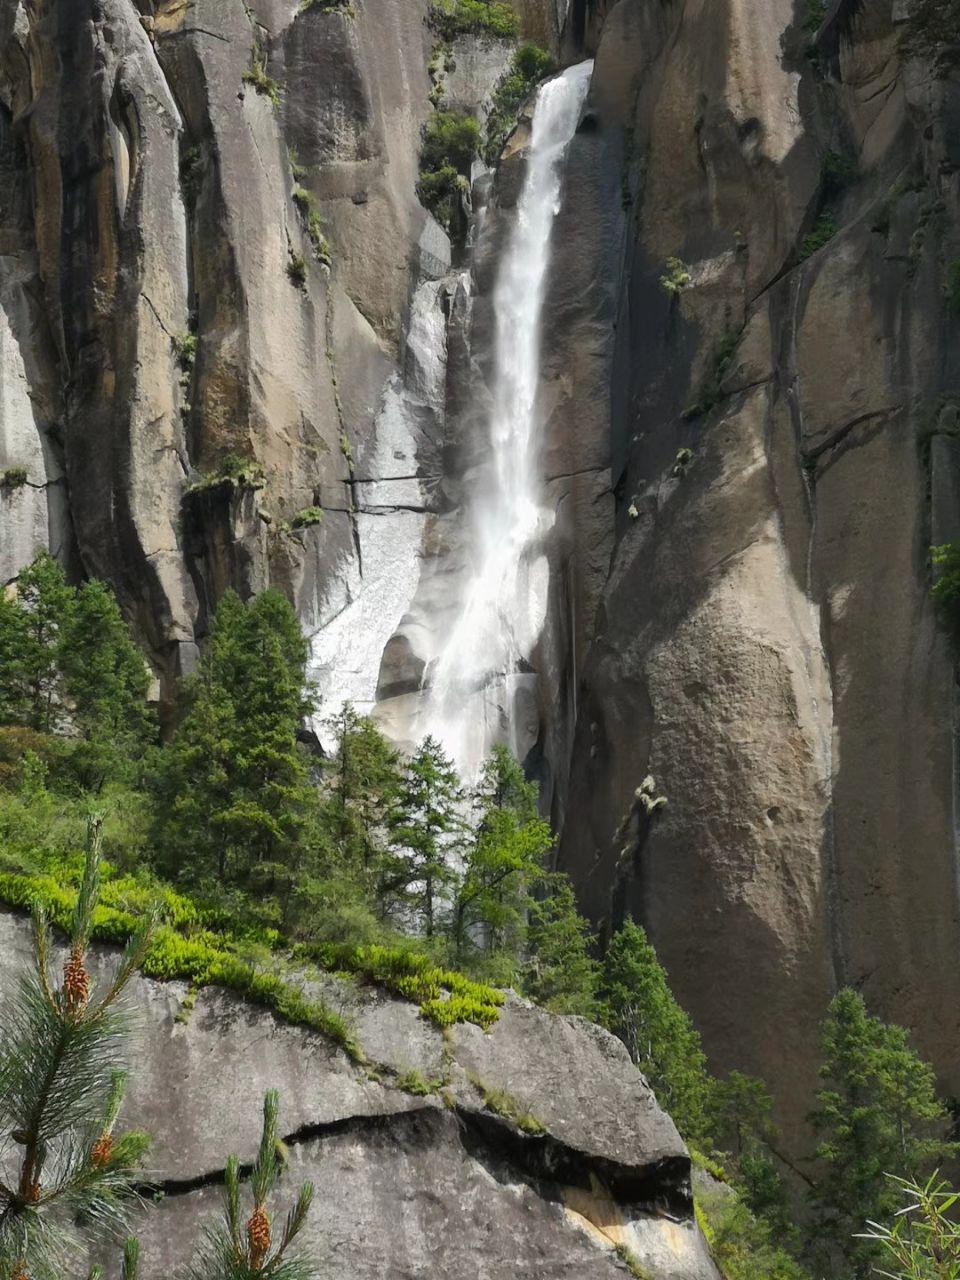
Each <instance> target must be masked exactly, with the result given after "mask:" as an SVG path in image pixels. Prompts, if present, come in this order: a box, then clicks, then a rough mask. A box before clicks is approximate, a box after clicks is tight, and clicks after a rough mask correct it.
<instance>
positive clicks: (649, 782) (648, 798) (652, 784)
mask: <svg viewBox="0 0 960 1280" xmlns="http://www.w3.org/2000/svg"><path fill="white" fill-rule="evenodd" d="M633 794H634V799H635V800H636V802H637V804H638V805H639V806H640V808H641V809H643V811H644V813H647V814H651V813H659V811H660V810H661V809H664V808H666V804H667V797H666V796H658V795H657V784H656V781H655V779H654V777H653V774H651V773H648V774H647V776H646V777H645V778H644V780H643V781H642V782H641V783H640V785H639V787H637V789H636V791H635V792H634V793H633Z"/></svg>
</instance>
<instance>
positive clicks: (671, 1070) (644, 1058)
mask: <svg viewBox="0 0 960 1280" xmlns="http://www.w3.org/2000/svg"><path fill="white" fill-rule="evenodd" d="M601 1006H602V1020H603V1022H604V1024H605V1025H606V1026H607V1027H608V1028H609V1029H610V1030H611V1031H612V1032H613V1033H614V1035H616V1036H618V1037H619V1038H620V1039H621V1040H622V1041H623V1043H624V1044H625V1045H626V1046H627V1049H628V1051H629V1053H630V1057H631V1058H632V1059H633V1061H634V1062H635V1063H636V1064H637V1066H638V1067H639V1068H640V1070H641V1071H642V1072H643V1074H644V1075H645V1076H646V1077H647V1079H648V1080H649V1082H650V1084H651V1086H652V1088H653V1090H654V1092H655V1093H656V1095H657V1098H658V1100H659V1101H660V1103H661V1105H662V1106H663V1107H664V1109H665V1110H667V1111H668V1112H669V1113H670V1115H671V1116H672V1117H673V1120H674V1122H675V1123H676V1125H677V1128H678V1129H679V1130H680V1132H681V1133H682V1134H683V1136H684V1137H685V1138H686V1139H687V1140H688V1141H690V1142H693V1143H696V1144H698V1145H701V1146H706V1145H708V1143H709V1140H710V1135H709V1133H708V1128H709V1124H708V1115H707V1112H708V1107H709V1102H710V1093H711V1080H710V1077H709V1074H708V1072H707V1061H706V1057H705V1056H704V1052H703V1048H702V1046H701V1044H700V1036H699V1035H698V1033H697V1031H696V1030H695V1028H694V1026H693V1024H692V1023H691V1021H690V1019H689V1017H688V1016H687V1014H686V1013H685V1012H684V1010H683V1009H681V1007H680V1005H679V1004H677V1002H676V1000H675V999H674V997H673V994H672V992H671V991H670V988H669V986H668V985H667V975H666V973H665V972H664V969H663V967H662V966H661V964H660V962H659V960H658V959H657V954H656V952H655V951H654V949H653V947H652V946H651V945H650V943H649V941H648V940H647V935H646V933H645V932H644V930H643V929H642V928H641V927H640V925H638V924H634V922H633V921H632V920H629V919H628V920H627V921H626V922H625V924H624V926H623V928H622V929H621V930H620V931H619V932H618V933H616V934H615V935H614V937H613V939H612V941H611V943H610V946H609V947H608V948H607V954H606V957H605V959H604V964H603V978H602V986H601Z"/></svg>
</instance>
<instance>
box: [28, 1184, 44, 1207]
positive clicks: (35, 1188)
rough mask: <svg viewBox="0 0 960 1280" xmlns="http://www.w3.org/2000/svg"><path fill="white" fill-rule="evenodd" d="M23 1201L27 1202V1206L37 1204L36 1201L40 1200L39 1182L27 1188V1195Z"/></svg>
mask: <svg viewBox="0 0 960 1280" xmlns="http://www.w3.org/2000/svg"><path fill="white" fill-rule="evenodd" d="M25 1199H26V1201H27V1204H36V1203H37V1201H38V1200H39V1199H40V1183H39V1182H31V1183H30V1185H29V1187H27V1194H26V1197H25Z"/></svg>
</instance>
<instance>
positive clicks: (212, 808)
mask: <svg viewBox="0 0 960 1280" xmlns="http://www.w3.org/2000/svg"><path fill="white" fill-rule="evenodd" d="M306 659H307V650H306V642H305V641H304V639H303V635H302V633H301V631H300V624H299V622H298V621H297V617H296V614H295V613H294V612H293V609H292V608H291V606H290V604H289V603H288V602H287V600H286V599H285V598H284V597H283V596H282V595H280V593H279V592H277V591H273V590H270V591H265V592H263V593H262V594H261V595H259V596H257V597H255V599H253V600H251V601H250V602H249V603H248V604H246V605H245V604H244V603H243V602H242V601H241V600H240V598H239V597H238V596H237V595H236V594H235V593H234V592H232V591H228V592H226V594H225V595H224V596H223V598H222V600H221V601H220V604H219V606H218V607H217V611H216V614H215V615H214V618H213V623H212V627H211V635H210V639H209V641H208V644H207V647H206V649H205V651H204V654H203V657H202V658H201V661H200V666H199V669H198V671H197V674H196V675H195V676H192V677H190V678H189V679H188V680H186V681H184V685H183V713H182V717H181V720H180V723H179V725H178V726H177V729H176V732H175V734H174V736H173V739H172V741H171V742H170V744H169V746H168V747H167V748H166V750H165V751H164V752H163V754H162V757H161V759H160V762H159V767H158V770H157V777H156V783H155V790H156V795H157V809H156V825H155V838H156V846H157V850H158V852H159V854H160V857H161V860H162V864H163V865H164V867H165V868H166V869H167V871H168V872H169V873H170V874H171V875H174V876H176V877H177V878H178V879H179V880H180V881H181V882H182V883H184V884H190V885H196V886H200V885H204V884H209V883H210V882H211V881H213V882H216V883H217V884H219V885H221V886H222V885H227V884H231V883H233V884H239V885H242V886H244V887H246V888H248V889H251V890H254V889H256V891H257V892H260V893H262V892H264V891H266V892H279V893H280V894H281V895H282V894H283V893H284V892H289V888H290V881H291V878H292V877H293V876H294V875H295V873H296V871H297V869H298V868H299V866H300V864H301V862H302V860H303V858H304V857H305V855H306V852H307V846H308V843H309V839H310V824H311V816H312V814H313V812H314V810H315V791H314V789H313V788H312V787H311V785H310V782H309V778H308V774H307V765H306V760H305V758H304V756H303V754H302V753H301V751H300V750H299V748H298V746H297V740H296V734H297V728H298V725H299V722H300V718H301V716H302V714H303V713H304V712H305V710H306V709H307V703H306V702H305V700H304V684H305V674H304V673H305V667H306Z"/></svg>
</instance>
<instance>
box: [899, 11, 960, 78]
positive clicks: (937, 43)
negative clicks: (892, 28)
mask: <svg viewBox="0 0 960 1280" xmlns="http://www.w3.org/2000/svg"><path fill="white" fill-rule="evenodd" d="M901 49H902V51H903V53H904V54H905V55H906V56H907V57H909V58H928V59H929V60H930V61H931V62H932V63H933V69H934V71H935V72H936V73H937V74H938V75H941V76H943V75H947V74H948V73H949V72H950V71H951V69H952V68H954V67H956V66H957V65H958V63H960V0H916V3H915V4H913V5H911V6H910V11H909V17H908V18H907V21H906V23H905V25H904V28H903V37H902V43H901Z"/></svg>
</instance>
